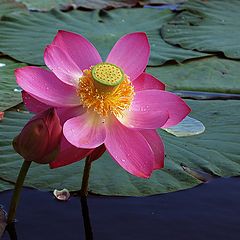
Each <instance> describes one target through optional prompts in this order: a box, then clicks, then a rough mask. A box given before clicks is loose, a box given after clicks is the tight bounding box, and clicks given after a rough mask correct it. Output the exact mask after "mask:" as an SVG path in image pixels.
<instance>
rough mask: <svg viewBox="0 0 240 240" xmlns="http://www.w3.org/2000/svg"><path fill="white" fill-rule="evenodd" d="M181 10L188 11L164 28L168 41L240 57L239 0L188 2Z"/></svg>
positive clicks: (190, 47)
mask: <svg viewBox="0 0 240 240" xmlns="http://www.w3.org/2000/svg"><path fill="white" fill-rule="evenodd" d="M180 9H181V10H185V11H183V12H182V13H180V14H179V15H177V16H176V18H174V19H173V20H171V21H170V22H169V23H168V24H166V25H164V26H163V28H162V36H163V38H164V40H165V41H167V42H168V43H171V44H174V45H180V46H181V47H183V48H186V49H196V50H198V51H202V52H205V51H207V52H223V53H224V55H225V56H226V57H228V58H232V59H240V45H239V42H240V33H239V29H240V21H239V9H240V1H238V0H231V1H221V0H211V1H188V2H187V3H185V4H183V5H182V6H181V8H180Z"/></svg>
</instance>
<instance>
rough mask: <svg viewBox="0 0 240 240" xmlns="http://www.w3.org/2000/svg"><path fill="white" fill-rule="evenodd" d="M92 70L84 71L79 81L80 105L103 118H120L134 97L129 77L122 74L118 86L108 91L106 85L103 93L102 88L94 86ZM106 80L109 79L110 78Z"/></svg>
mask: <svg viewBox="0 0 240 240" xmlns="http://www.w3.org/2000/svg"><path fill="white" fill-rule="evenodd" d="M96 66H98V65H96ZM96 66H95V67H96ZM93 68H94V67H93ZM93 68H92V69H93ZM92 69H90V70H84V71H83V76H82V77H81V78H80V79H79V84H78V89H77V95H78V96H79V97H80V100H81V103H82V104H83V106H84V107H86V108H88V109H89V110H91V111H95V112H97V113H98V114H99V115H100V116H102V117H103V118H105V117H107V116H109V115H111V114H114V115H115V116H122V114H123V111H124V110H126V109H128V108H129V107H130V105H131V103H132V100H133V97H134V88H133V86H132V83H131V82H130V80H129V77H128V76H127V75H126V74H124V75H123V80H122V81H121V83H120V84H118V85H117V86H116V87H114V88H111V89H110V90H109V88H108V85H107V86H105V87H106V89H107V90H106V91H103V89H102V87H101V88H98V86H97V85H96V84H94V80H95V78H94V77H93V74H92ZM106 79H111V77H107V78H106ZM103 80H104V79H103ZM107 81H108V80H107ZM103 86H104V85H103Z"/></svg>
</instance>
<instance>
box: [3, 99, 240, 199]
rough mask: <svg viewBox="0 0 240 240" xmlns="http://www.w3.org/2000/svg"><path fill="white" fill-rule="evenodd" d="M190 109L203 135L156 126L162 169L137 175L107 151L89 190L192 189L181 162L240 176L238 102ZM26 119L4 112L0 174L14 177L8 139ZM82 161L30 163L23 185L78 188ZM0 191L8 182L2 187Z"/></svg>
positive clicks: (15, 161) (16, 160)
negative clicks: (142, 176)
mask: <svg viewBox="0 0 240 240" xmlns="http://www.w3.org/2000/svg"><path fill="white" fill-rule="evenodd" d="M187 103H188V104H189V105H190V107H191V108H192V114H191V116H192V117H194V118H196V119H199V120H200V121H202V122H203V123H204V125H205V127H206V131H205V132H204V133H203V134H200V135H196V136H191V137H182V138H178V137H175V136H173V135H170V134H168V133H166V132H165V131H162V130H159V134H160V135H161V136H162V138H163V140H164V143H165V148H166V159H165V167H164V169H163V170H157V171H155V172H154V173H153V175H152V177H151V178H150V179H147V180H146V179H140V178H137V177H134V176H132V175H130V174H128V173H127V172H126V171H124V170H123V169H122V168H121V167H120V166H119V165H117V164H116V163H115V162H114V161H113V160H112V159H111V158H110V157H109V155H108V154H107V153H105V154H104V155H103V156H102V157H101V159H99V160H97V161H95V162H94V163H93V167H92V171H91V176H90V187H89V189H90V191H91V192H94V193H98V194H105V195H124V196H127V195H132V196H141V195H151V194H158V193H165V192H171V191H176V190H181V189H186V188H190V187H193V186H195V185H197V184H199V183H200V181H199V180H198V179H196V178H195V177H193V176H192V175H190V174H188V173H187V172H186V171H184V170H183V168H182V167H181V165H182V164H184V166H187V167H189V168H191V169H198V170H200V171H204V172H207V173H210V174H214V175H218V176H236V175H240V148H239V142H240V128H239V121H240V114H239V112H238V111H236V109H239V107H240V102H239V101H234V100H229V101H191V100H189V101H187ZM29 118H30V114H28V113H25V112H11V111H9V112H6V117H5V118H4V119H3V121H1V122H0V152H1V155H0V172H1V177H2V178H5V179H8V180H12V181H15V179H16V176H17V174H18V171H19V169H20V165H21V163H22V160H21V157H20V156H19V155H17V154H15V153H14V151H13V149H12V147H11V141H12V139H13V137H14V136H15V135H17V133H18V132H19V131H20V130H21V128H22V126H23V125H24V123H25V122H26V121H27V120H28V119H29ZM83 164H84V161H80V162H78V163H74V164H72V165H69V166H66V167H62V168H59V169H52V170H51V169H49V168H48V166H46V165H37V164H32V165H31V168H30V171H29V174H28V176H27V179H26V182H25V185H26V186H32V187H35V188H40V189H47V190H54V189H62V188H67V189H68V190H78V189H79V188H80V186H81V176H82V169H83ZM0 187H1V190H5V189H7V188H9V185H6V186H1V185H0Z"/></svg>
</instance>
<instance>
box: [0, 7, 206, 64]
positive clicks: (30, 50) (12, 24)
mask: <svg viewBox="0 0 240 240" xmlns="http://www.w3.org/2000/svg"><path fill="white" fill-rule="evenodd" d="M173 16H174V14H173V13H171V12H170V11H168V10H167V11H161V12H160V11H158V10H156V9H142V8H140V9H116V10H111V11H93V12H84V11H78V10H75V11H70V12H67V13H64V12H59V11H56V10H53V11H51V12H47V13H39V12H32V13H30V14H21V16H17V17H16V16H13V15H12V16H10V15H9V16H8V17H4V18H3V19H2V21H1V22H0V35H1V38H0V51H2V52H4V53H5V54H7V55H9V56H11V57H13V58H15V59H17V60H19V61H22V62H26V63H29V64H33V65H43V64H44V62H43V51H44V48H45V46H46V45H47V44H49V43H51V41H52V40H53V38H54V36H55V34H56V33H57V30H59V29H64V30H68V31H73V32H76V33H80V34H82V35H83V36H85V37H86V38H88V39H89V40H90V41H91V42H92V43H93V44H94V45H95V46H96V47H97V49H98V50H99V52H100V54H101V56H102V57H103V59H105V58H106V56H107V55H108V53H109V51H110V50H111V48H112V47H113V45H114V44H115V42H116V41H117V40H118V39H119V38H120V37H121V36H122V35H124V34H126V33H129V32H135V31H144V32H147V34H148V37H149V41H150V43H151V57H150V62H149V64H150V65H160V64H163V63H164V62H166V61H169V60H176V61H179V62H181V61H184V60H186V59H190V58H198V57H202V56H206V54H203V53H198V52H194V51H191V50H184V49H181V48H177V47H174V46H171V45H169V44H167V43H165V42H164V41H163V40H162V38H161V36H160V28H161V26H162V24H164V23H166V22H167V21H169V20H170V19H171V18H172V17H173ZM139 21H140V22H139Z"/></svg>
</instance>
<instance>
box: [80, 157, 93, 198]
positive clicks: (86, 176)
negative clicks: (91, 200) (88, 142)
mask: <svg viewBox="0 0 240 240" xmlns="http://www.w3.org/2000/svg"><path fill="white" fill-rule="evenodd" d="M91 165H92V160H91V154H90V155H88V156H87V158H86V160H85V166H84V171H83V177H82V187H81V191H80V195H81V197H87V195H88V180H89V173H90V169H91Z"/></svg>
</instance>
